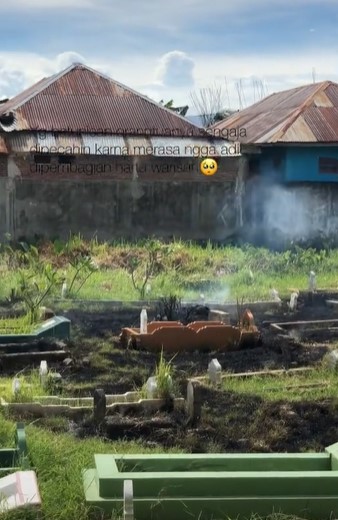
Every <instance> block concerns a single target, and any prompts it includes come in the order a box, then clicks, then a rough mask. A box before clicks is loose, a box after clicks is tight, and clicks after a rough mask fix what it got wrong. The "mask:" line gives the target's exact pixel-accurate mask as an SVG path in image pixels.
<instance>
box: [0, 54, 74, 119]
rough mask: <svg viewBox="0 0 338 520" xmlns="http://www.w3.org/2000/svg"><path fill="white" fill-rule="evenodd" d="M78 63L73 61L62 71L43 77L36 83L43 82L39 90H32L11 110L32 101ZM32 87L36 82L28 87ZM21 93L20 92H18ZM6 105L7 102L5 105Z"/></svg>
mask: <svg viewBox="0 0 338 520" xmlns="http://www.w3.org/2000/svg"><path fill="white" fill-rule="evenodd" d="M77 65H78V64H74V63H72V64H71V65H70V66H69V67H67V68H66V69H64V70H62V71H60V72H57V73H56V74H52V75H51V76H47V78H42V79H41V80H40V81H37V82H36V83H35V85H38V83H42V84H41V85H40V87H39V88H38V89H37V90H34V92H31V93H30V94H29V95H28V96H27V97H25V98H24V99H23V100H22V101H20V102H19V103H18V104H17V105H14V106H12V107H11V111H13V110H17V109H18V108H20V107H21V106H22V105H23V104H25V103H27V102H28V101H30V100H31V99H33V98H34V97H35V96H37V95H38V94H40V93H41V92H42V90H44V89H46V88H47V87H49V86H50V85H52V84H53V83H54V82H55V81H57V80H58V79H60V78H61V77H62V76H64V75H65V74H68V72H70V71H71V70H72V69H74V68H75V66H77ZM44 80H46V82H45V83H43V81H44ZM32 87H34V83H33V85H31V86H30V87H28V88H27V90H28V89H31V88H32ZM18 95H20V93H19V94H18ZM14 99H15V96H14ZM11 101H13V100H11V99H9V100H8V103H10V102H11ZM3 106H4V107H5V106H6V103H5V104H4V105H3Z"/></svg>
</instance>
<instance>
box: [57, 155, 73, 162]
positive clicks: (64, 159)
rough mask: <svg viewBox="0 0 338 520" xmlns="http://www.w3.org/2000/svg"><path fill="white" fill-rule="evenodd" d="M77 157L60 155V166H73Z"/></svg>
mask: <svg viewBox="0 0 338 520" xmlns="http://www.w3.org/2000/svg"><path fill="white" fill-rule="evenodd" d="M74 162H75V155H59V164H73V163H74Z"/></svg>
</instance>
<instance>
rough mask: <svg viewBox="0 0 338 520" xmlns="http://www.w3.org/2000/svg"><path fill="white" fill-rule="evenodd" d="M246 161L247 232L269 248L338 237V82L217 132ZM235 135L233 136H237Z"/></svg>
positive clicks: (295, 92) (278, 99)
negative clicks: (238, 149) (235, 145)
mask: <svg viewBox="0 0 338 520" xmlns="http://www.w3.org/2000/svg"><path fill="white" fill-rule="evenodd" d="M212 130H213V135H214V136H222V137H224V138H227V139H229V140H239V141H240V142H241V143H242V152H243V154H244V153H245V159H246V163H247V166H246V176H245V177H246V178H245V197H244V199H243V213H244V214H245V216H244V217H243V222H244V224H243V231H244V235H245V237H246V238H247V239H248V240H254V241H256V242H257V241H258V240H259V241H261V242H262V243H265V244H266V243H268V244H277V245H278V244H282V243H283V242H284V243H285V241H290V240H291V241H293V240H296V241H300V240H303V241H305V242H308V243H315V242H316V240H317V239H318V238H320V237H321V238H323V237H324V238H330V239H332V238H336V235H337V233H336V230H337V227H338V84H337V83H333V82H332V81H324V82H322V83H313V84H310V85H305V86H302V87H299V88H294V89H290V90H285V91H283V92H278V93H276V94H272V95H270V96H268V97H266V98H264V99H263V100H261V101H259V102H258V103H255V104H254V105H252V106H250V107H248V108H246V109H244V110H241V111H240V112H238V113H236V114H234V115H232V116H230V117H229V118H227V119H226V120H224V121H221V122H219V123H217V124H215V125H214V126H213V127H212ZM232 136H233V137H232Z"/></svg>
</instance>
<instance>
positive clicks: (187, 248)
mask: <svg viewBox="0 0 338 520" xmlns="http://www.w3.org/2000/svg"><path fill="white" fill-rule="evenodd" d="M38 250H39V255H40V259H41V260H42V261H44V262H50V263H51V264H52V265H53V266H54V267H56V268H57V269H58V273H59V274H60V275H62V276H64V277H65V278H66V279H68V280H70V279H71V278H72V276H73V274H74V268H73V267H72V266H71V265H70V263H69V262H70V261H73V259H74V255H76V254H88V255H90V256H91V258H92V260H93V261H94V263H95V265H96V266H97V267H98V269H97V270H95V271H94V272H93V273H92V274H91V276H90V277H89V278H88V280H87V281H86V282H85V284H84V285H83V287H82V288H81V289H80V291H79V292H78V293H77V295H76V297H77V298H78V299H84V300H105V299H107V300H109V299H115V300H121V301H128V300H129V301H130V300H136V299H138V298H139V293H138V291H137V290H136V289H135V288H134V286H133V283H132V279H131V275H130V274H129V272H128V269H127V267H128V258H130V256H132V257H133V258H134V259H137V261H138V263H139V268H138V269H139V274H138V276H139V277H140V279H142V276H143V274H144V269H145V262H146V259H147V246H146V242H145V241H139V242H137V243H133V244H131V243H126V242H123V241H120V242H114V243H111V244H109V243H103V244H99V243H98V242H97V241H95V240H92V241H87V242H86V241H84V240H82V239H81V237H79V236H77V237H75V238H74V237H72V239H70V240H69V241H68V242H67V243H62V242H59V241H55V242H47V243H42V244H40V245H39V246H38ZM8 254H9V253H8V251H6V250H3V252H2V253H1V250H0V272H1V278H2V283H1V286H0V299H5V298H6V297H8V296H9V294H10V291H11V288H13V287H17V284H18V273H17V265H16V264H15V262H14V263H13V262H12V261H9V258H8ZM21 268H23V269H24V266H21ZM337 268H338V249H323V250H321V251H317V250H315V249H309V248H308V249H301V248H299V247H295V246H292V249H290V250H289V251H284V252H272V251H269V250H268V249H265V248H256V247H252V246H243V247H242V248H239V247H233V246H224V247H216V246H213V245H212V244H211V243H209V244H207V245H206V246H205V247H202V246H200V245H198V244H195V243H193V242H183V241H180V240H175V241H173V242H171V243H169V244H166V243H160V242H159V252H158V254H157V260H156V262H155V264H154V269H153V273H152V276H151V278H150V280H149V282H150V286H151V289H150V293H149V295H148V296H147V298H149V299H155V298H159V297H161V296H168V295H169V294H175V295H176V296H178V297H181V298H184V299H201V294H203V295H204V297H205V298H206V299H212V300H217V301H220V302H225V301H236V299H237V298H242V297H243V296H245V298H246V299H248V300H254V299H263V300H268V299H270V298H271V296H270V291H271V289H272V288H275V289H276V290H277V291H279V293H280V295H281V296H286V295H288V294H290V289H291V288H297V289H299V290H304V289H306V288H307V286H308V276H309V272H310V271H311V270H314V271H315V273H316V275H317V285H318V287H321V288H322V289H332V290H337V289H338V281H337V277H336V272H337ZM29 274H30V272H29V270H27V275H29ZM60 296H61V287H58V288H56V289H55V290H54V292H53V298H54V297H60Z"/></svg>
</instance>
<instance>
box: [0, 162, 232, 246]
mask: <svg viewBox="0 0 338 520" xmlns="http://www.w3.org/2000/svg"><path fill="white" fill-rule="evenodd" d="M199 162H200V161H199V159H197V158H192V159H176V158H175V159H170V158H158V159H154V158H139V159H138V160H137V161H133V159H132V158H131V157H125V158H123V157H121V158H116V159H115V158H111V157H88V156H87V157H82V158H78V159H77V160H76V162H75V163H74V164H73V165H72V166H71V167H69V166H67V165H60V164H58V159H57V158H56V157H55V158H53V159H52V162H51V164H49V165H36V164H35V162H34V158H33V156H28V157H27V156H26V157H24V156H14V157H9V159H8V164H7V178H5V177H4V176H2V177H0V183H1V184H0V215H1V216H2V219H1V224H0V226H1V227H0V231H1V234H3V233H4V232H9V233H10V234H11V235H12V236H13V237H14V238H16V239H22V238H26V239H29V238H33V237H34V236H42V237H47V238H57V237H60V238H67V237H69V234H70V233H81V234H82V235H83V236H84V237H88V238H90V237H92V236H93V235H96V236H97V237H98V238H99V239H102V240H111V239H114V238H120V237H124V238H138V237H145V236H149V235H156V236H159V237H173V236H176V237H182V238H186V239H200V240H207V239H209V238H210V239H214V240H225V239H226V238H227V237H229V235H232V234H233V233H234V231H235V229H236V225H237V218H238V216H237V206H236V200H235V199H236V196H235V180H236V175H237V169H238V159H237V158H222V159H221V160H220V161H219V171H218V172H217V173H216V175H214V176H213V177H206V176H204V175H202V174H201V173H200V171H199ZM4 215H5V218H3V216H4ZM4 222H5V224H4Z"/></svg>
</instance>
